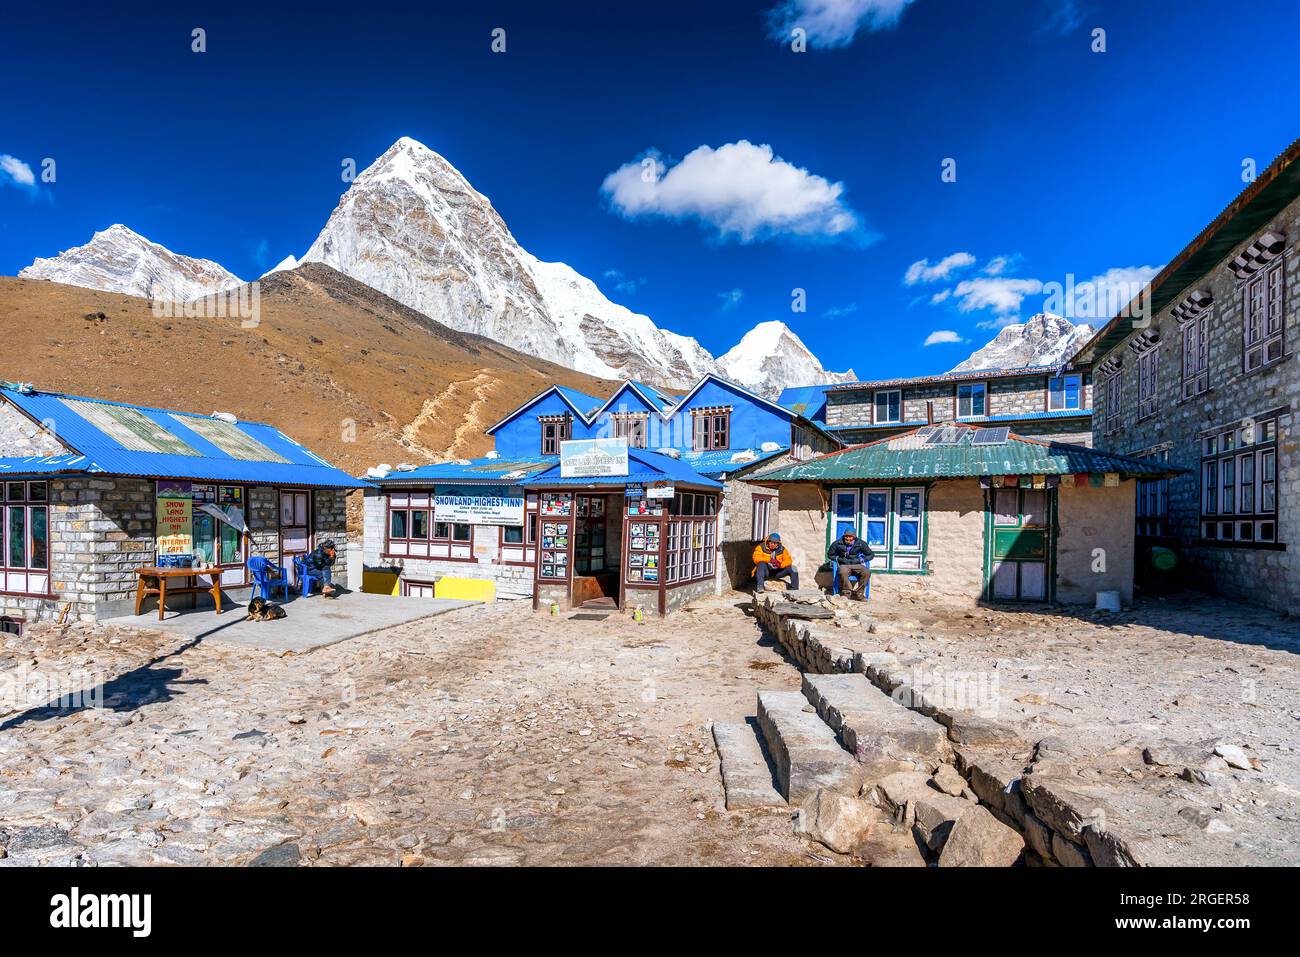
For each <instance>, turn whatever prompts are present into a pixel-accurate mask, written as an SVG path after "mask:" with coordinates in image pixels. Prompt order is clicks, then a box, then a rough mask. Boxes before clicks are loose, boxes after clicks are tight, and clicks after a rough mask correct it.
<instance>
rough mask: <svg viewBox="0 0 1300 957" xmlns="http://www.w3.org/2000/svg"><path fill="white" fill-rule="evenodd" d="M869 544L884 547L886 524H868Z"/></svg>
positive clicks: (879, 522) (881, 522)
mask: <svg viewBox="0 0 1300 957" xmlns="http://www.w3.org/2000/svg"><path fill="white" fill-rule="evenodd" d="M867 544H868V545H880V546H881V547H884V545H885V544H886V542H885V522H883V521H871V522H867Z"/></svg>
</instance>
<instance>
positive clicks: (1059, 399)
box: [1047, 372, 1083, 412]
mask: <svg viewBox="0 0 1300 957" xmlns="http://www.w3.org/2000/svg"><path fill="white" fill-rule="evenodd" d="M1082 408H1083V376H1082V375H1080V374H1079V373H1078V372H1071V373H1069V374H1067V375H1059V376H1053V377H1052V378H1050V379H1048V380H1047V411H1048V412H1064V411H1069V410H1076V409H1082Z"/></svg>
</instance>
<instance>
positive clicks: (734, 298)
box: [718, 289, 745, 312]
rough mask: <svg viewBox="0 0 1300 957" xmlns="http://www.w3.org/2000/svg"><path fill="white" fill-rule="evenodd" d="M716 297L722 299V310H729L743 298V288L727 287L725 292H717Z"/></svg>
mask: <svg viewBox="0 0 1300 957" xmlns="http://www.w3.org/2000/svg"><path fill="white" fill-rule="evenodd" d="M718 298H719V299H721V300H722V307H721V308H722V311H723V312H731V310H733V309H735V308H736V307H737V306H739V305H740V301H741V300H742V299H744V298H745V290H743V289H728V290H727V291H726V292H720V293H718Z"/></svg>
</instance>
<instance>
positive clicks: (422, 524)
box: [411, 508, 429, 538]
mask: <svg viewBox="0 0 1300 957" xmlns="http://www.w3.org/2000/svg"><path fill="white" fill-rule="evenodd" d="M411 537H412V538H428V537H429V512H428V510H427V509H422V508H415V509H411Z"/></svg>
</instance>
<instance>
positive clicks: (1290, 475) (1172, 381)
mask: <svg viewBox="0 0 1300 957" xmlns="http://www.w3.org/2000/svg"><path fill="white" fill-rule="evenodd" d="M1266 231H1274V232H1279V233H1283V234H1285V235H1286V236H1287V237H1288V238H1289V239H1290V241H1291V243H1292V248H1290V249H1288V251H1287V252H1286V253H1285V256H1286V260H1285V263H1286V264H1285V266H1284V267H1283V268H1284V270H1285V273H1286V276H1285V279H1286V282H1285V298H1284V305H1283V336H1284V339H1283V342H1284V355H1283V358H1282V359H1281V360H1280V361H1278V362H1277V363H1275V364H1274V365H1271V366H1267V367H1265V368H1262V369H1256V370H1254V371H1252V372H1245V371H1243V335H1242V325H1243V303H1242V298H1243V295H1244V292H1243V289H1244V284H1243V283H1241V282H1240V281H1238V279H1237V278H1236V276H1235V275H1234V274H1233V273H1232V272H1231V270H1229V269H1228V267H1227V263H1228V262H1230V261H1231V260H1232V259H1233V258H1234V257H1235V256H1237V255H1238V254H1239V253H1240V252H1241V251H1242V250H1243V249H1244V248H1245V247H1246V246H1249V245H1250V244H1251V243H1252V242H1254V241H1255V239H1257V238H1258V236H1259V235H1260V234H1261V233H1264V232H1266ZM1298 237H1300V200H1296V201H1293V202H1292V203H1291V204H1290V205H1289V206H1287V207H1286V208H1285V209H1284V210H1282V212H1280V213H1279V214H1278V215H1277V216H1275V217H1274V218H1273V219H1272V220H1271V221H1270V222H1268V223H1266V224H1262V225H1261V226H1260V227H1259V229H1258V230H1257V231H1256V233H1254V234H1253V235H1252V236H1250V237H1248V238H1247V239H1245V240H1243V241H1242V243H1241V244H1240V245H1239V246H1237V247H1236V248H1234V249H1232V250H1229V251H1228V252H1227V253H1225V255H1224V259H1223V260H1222V261H1220V263H1219V264H1218V265H1216V266H1215V268H1214V269H1213V270H1211V271H1210V272H1209V273H1207V274H1206V275H1205V276H1203V277H1201V278H1200V279H1197V280H1196V281H1195V282H1193V283H1191V284H1190V286H1189V287H1188V291H1189V292H1190V291H1191V290H1199V289H1204V290H1208V291H1209V292H1211V293H1212V295H1213V297H1214V301H1213V303H1212V305H1211V306H1210V307H1209V308H1210V310H1211V311H1210V319H1209V329H1210V334H1209V339H1210V342H1209V354H1208V368H1209V391H1207V392H1204V393H1202V394H1200V395H1198V396H1194V397H1192V398H1189V399H1183V397H1182V368H1181V363H1182V342H1183V330H1182V329H1181V328H1180V327H1179V324H1178V322H1177V321H1176V320H1175V319H1174V318H1173V317H1172V315H1171V314H1170V311H1171V309H1172V308H1174V307H1176V306H1177V305H1178V304H1179V302H1181V300H1182V297H1181V296H1180V297H1177V298H1176V299H1175V301H1174V302H1173V303H1171V304H1170V305H1169V307H1166V308H1165V309H1164V310H1162V311H1161V312H1159V313H1158V314H1157V315H1156V316H1155V317H1153V319H1152V320H1151V322H1150V324H1149V326H1148V328H1147V329H1144V330H1138V331H1137V332H1135V333H1133V334H1131V335H1130V336H1129V337H1128V338H1127V339H1125V340H1124V341H1122V342H1120V343H1119V344H1117V345H1116V346H1115V347H1114V348H1113V349H1112V350H1111V351H1110V352H1109V353H1107V354H1106V356H1099V357H1098V362H1097V364H1100V362H1101V361H1102V360H1104V359H1105V358H1107V357H1109V356H1117V357H1119V358H1120V361H1121V363H1122V364H1121V366H1120V370H1119V373H1118V374H1119V376H1120V388H1121V396H1120V410H1119V422H1120V427H1119V428H1118V429H1117V430H1114V431H1111V432H1108V433H1103V423H1104V422H1105V415H1106V411H1107V409H1106V407H1105V389H1104V388H1099V389H1098V401H1097V410H1096V424H1095V432H1096V435H1097V439H1096V444H1097V446H1098V447H1099V448H1104V449H1106V450H1108V451H1113V452H1120V453H1125V454H1130V455H1131V454H1138V453H1143V454H1147V453H1151V454H1153V455H1154V457H1155V458H1156V460H1157V461H1161V462H1166V463H1168V464H1169V465H1170V466H1172V467H1175V468H1180V469H1185V470H1186V471H1185V472H1183V473H1182V474H1180V475H1177V476H1175V477H1174V478H1172V479H1170V482H1169V521H1170V531H1171V535H1172V536H1173V537H1174V538H1175V539H1176V540H1177V542H1178V550H1179V553H1180V557H1181V561H1182V563H1183V564H1182V570H1181V571H1180V573H1179V574H1180V575H1181V576H1183V580H1184V581H1187V582H1189V583H1195V584H1199V585H1201V586H1202V587H1205V588H1209V589H1212V590H1217V591H1219V592H1221V593H1223V594H1225V595H1229V596H1231V597H1234V598H1240V599H1244V600H1247V601H1251V602H1255V603H1258V604H1261V605H1265V606H1267V607H1270V608H1274V609H1277V610H1279V611H1289V612H1292V613H1300V557H1297V551H1296V549H1297V548H1300V437H1297V435H1296V433H1295V414H1294V411H1293V406H1294V403H1295V399H1296V396H1297V395H1300V363H1297V361H1296V357H1295V355H1294V352H1295V348H1296V343H1297V342H1300V292H1298V291H1297V290H1300V252H1297V251H1296V250H1295V248H1294V244H1295V242H1296V239H1297V238H1298ZM1150 330H1154V331H1155V332H1156V334H1157V335H1158V336H1159V342H1158V345H1157V346H1156V347H1155V348H1156V349H1157V350H1158V353H1157V359H1156V365H1157V396H1158V406H1157V410H1156V412H1155V414H1154V415H1152V416H1148V417H1147V418H1144V419H1142V420H1140V421H1139V419H1138V386H1137V365H1138V363H1137V357H1136V356H1135V355H1134V354H1133V352H1132V350H1130V349H1129V347H1128V342H1129V341H1131V340H1132V339H1133V338H1134V336H1135V335H1137V334H1138V333H1139V332H1146V331H1150ZM1099 378H1100V377H1099ZM1279 408H1283V409H1284V411H1283V413H1282V414H1281V415H1280V417H1279V419H1278V433H1279V435H1278V445H1277V449H1278V463H1277V474H1278V484H1277V496H1278V531H1277V540H1278V542H1280V543H1284V544H1285V545H1286V546H1287V548H1286V550H1280V549H1269V548H1260V547H1242V546H1240V545H1223V544H1210V543H1206V542H1203V541H1202V540H1201V539H1200V531H1201V530H1200V491H1201V478H1200V466H1201V449H1202V446H1201V439H1202V434H1203V433H1204V432H1206V431H1207V430H1212V429H1216V428H1219V427H1230V426H1232V425H1233V424H1234V423H1235V424H1240V423H1241V422H1242V421H1243V420H1244V419H1247V418H1251V417H1255V416H1259V415H1260V414H1262V413H1265V412H1269V411H1272V410H1275V409H1279ZM1130 488H1131V486H1130Z"/></svg>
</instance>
